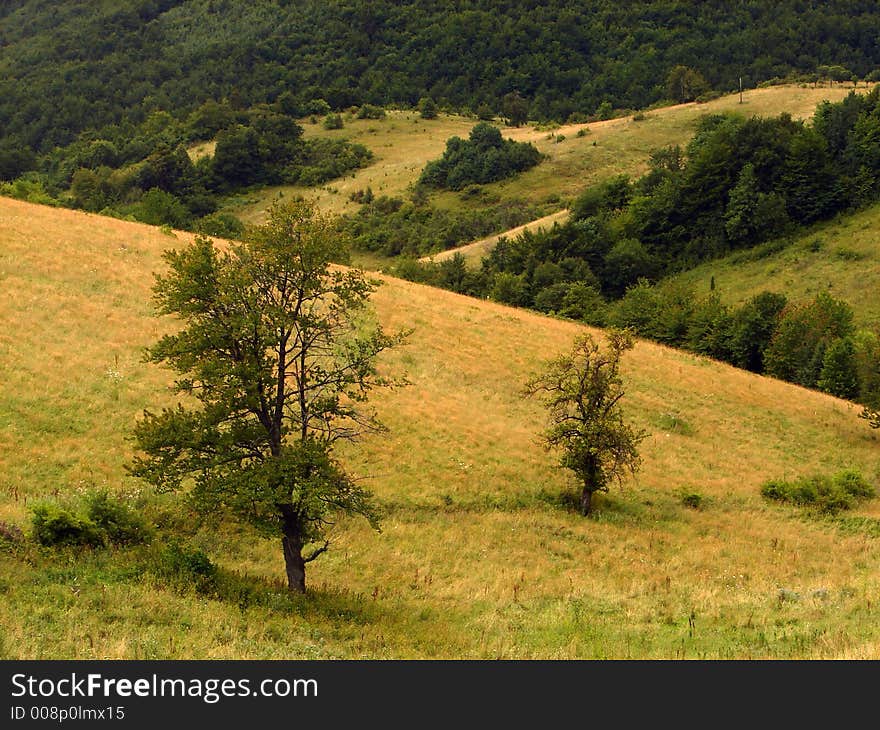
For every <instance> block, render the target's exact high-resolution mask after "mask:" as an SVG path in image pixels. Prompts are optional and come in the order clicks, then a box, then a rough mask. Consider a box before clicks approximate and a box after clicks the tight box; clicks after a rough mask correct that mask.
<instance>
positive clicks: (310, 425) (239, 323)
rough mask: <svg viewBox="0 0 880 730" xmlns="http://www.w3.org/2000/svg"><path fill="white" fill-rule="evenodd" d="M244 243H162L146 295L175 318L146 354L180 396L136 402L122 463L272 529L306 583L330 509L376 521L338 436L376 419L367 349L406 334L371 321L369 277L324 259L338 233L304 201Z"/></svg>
mask: <svg viewBox="0 0 880 730" xmlns="http://www.w3.org/2000/svg"><path fill="white" fill-rule="evenodd" d="M246 241H247V242H246V243H244V244H234V245H231V246H230V247H229V249H228V250H223V251H221V250H218V249H217V248H216V247H215V246H214V244H213V243H212V242H211V241H210V240H208V239H206V238H201V237H200V238H196V240H195V242H194V243H193V244H192V245H190V246H189V247H188V248H186V249H184V250H182V251H169V252H167V253H166V254H165V259H166V261H167V263H168V266H169V271H168V273H167V274H165V275H162V276H158V277H157V281H156V285H155V287H154V292H155V301H156V303H157V305H158V308H159V313H160V314H163V315H174V316H176V317H178V318H179V319H180V320H181V321H182V325H183V326H182V329H180V331H178V332H177V333H175V334H170V335H166V336H165V337H163V338H162V339H161V340H159V342H158V343H157V344H156V345H154V346H153V347H152V348H150V349H149V350H148V360H149V361H151V362H155V363H164V364H166V365H168V366H170V367H171V368H172V369H173V370H175V371H176V372H177V373H178V374H179V376H180V377H179V379H178V380H177V381H176V383H175V386H176V390H177V392H179V393H182V394H184V395H185V396H187V403H186V404H185V405H184V404H178V405H177V406H176V407H174V408H166V409H164V410H163V411H162V412H161V413H159V414H155V413H151V412H150V411H145V412H144V417H143V419H142V420H140V421H139V422H138V424H137V426H136V428H135V432H134V436H135V441H136V444H137V447H138V448H139V450H140V452H141V453H140V454H139V455H138V456H137V457H136V458H135V459H134V461H133V463H132V465H131V466H130V467H129V468H130V471H131V472H132V473H133V474H134V475H135V476H138V477H141V478H144V479H146V480H147V481H149V482H151V483H152V484H153V485H155V487H157V488H158V489H159V490H178V489H181V488H182V487H184V486H189V485H192V486H191V491H190V496H191V498H192V500H193V501H194V503H195V504H196V505H197V506H198V507H199V508H201V509H202V510H204V511H205V512H207V513H210V514H215V515H222V514H225V513H231V514H233V515H236V516H238V517H241V518H244V519H245V520H246V521H249V522H250V523H252V524H253V525H255V526H257V527H258V528H260V529H262V530H263V531H264V532H266V533H267V534H274V535H280V536H281V538H282V547H283V553H284V560H285V566H286V572H287V579H288V584H289V588H290V590H291V591H294V592H300V593H301V592H304V591H305V588H306V583H305V566H306V564H307V563H309V562H310V561H312V560H314V559H315V558H317V557H318V556H319V555H320V554H321V553H323V552H324V551H325V550H326V549H327V547H328V545H329V535H328V531H329V529H330V528H331V526H332V524H333V522H334V519H335V515H338V514H350V515H362V516H364V517H366V518H367V519H368V520H369V521H370V523H371V524H372V525H374V526H377V519H376V513H375V510H374V507H373V503H372V500H371V495H370V493H369V492H368V491H366V490H365V489H364V488H363V487H361V486H360V485H359V484H358V483H357V482H356V481H355V480H354V479H353V478H352V477H351V476H350V475H349V474H348V473H347V472H346V471H345V469H344V468H343V466H342V464H341V463H340V462H339V461H338V460H337V459H336V458H335V456H334V446H335V445H336V444H338V443H339V442H341V441H350V440H353V439H355V438H356V437H357V436H358V435H359V434H361V433H364V432H367V431H378V430H382V428H383V427H382V424H381V423H380V422H379V421H378V420H377V419H376V417H375V415H374V414H373V413H372V412H371V411H369V410H367V408H366V405H365V401H366V399H367V395H368V393H369V391H370V390H371V389H373V388H375V387H379V386H392V385H394V384H395V382H394V381H392V380H391V379H389V378H387V377H384V376H382V375H380V374H379V372H378V371H377V368H376V358H377V356H378V355H379V354H380V353H381V352H383V351H384V350H386V349H388V348H390V347H392V346H394V345H396V344H398V343H399V342H401V341H402V339H403V337H404V335H403V334H397V335H388V334H385V333H384V332H383V331H382V329H381V328H380V327H378V326H376V325H372V324H370V322H369V319H368V317H366V314H367V304H368V299H369V296H370V294H371V293H372V291H373V290H374V285H373V284H371V283H370V282H369V281H367V280H366V278H365V277H364V275H363V274H362V273H361V272H359V271H357V270H342V269H337V268H333V267H332V266H331V262H333V261H338V260H339V259H340V258H341V257H342V256H343V254H344V246H343V242H342V241H341V240H340V235H339V233H338V232H337V231H336V230H335V229H334V227H333V224H332V222H331V220H330V219H329V218H326V217H324V216H322V215H320V214H319V213H317V212H316V210H315V209H314V208H313V207H312V206H311V205H309V204H307V203H303V202H295V203H291V204H288V205H284V206H282V205H276V206H275V207H273V208H272V209H270V212H269V219H268V222H267V223H266V224H265V225H262V226H259V227H257V228H255V229H253V230H252V231H251V232H250V234H249V235H248V237H247V239H246Z"/></svg>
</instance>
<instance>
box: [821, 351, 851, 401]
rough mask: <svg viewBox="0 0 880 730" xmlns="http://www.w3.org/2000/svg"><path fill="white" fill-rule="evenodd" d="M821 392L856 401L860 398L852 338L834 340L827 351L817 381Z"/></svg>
mask: <svg viewBox="0 0 880 730" xmlns="http://www.w3.org/2000/svg"><path fill="white" fill-rule="evenodd" d="M816 386H817V387H818V388H819V390H824V391H825V392H826V393H831V395H836V396H837V397H838V398H846V399H848V400H854V399H856V398H858V396H859V372H858V365H857V362H856V348H855V345H854V344H853V341H852V339H851V338H850V337H839V338H838V339H836V340H833V341H832V342H831V344H830V345H828V348H827V349H826V350H825V355H824V357H823V358H822V369H821V370H820V371H819V378H818V380H817V381H816Z"/></svg>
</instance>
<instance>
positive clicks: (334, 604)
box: [0, 199, 880, 659]
mask: <svg viewBox="0 0 880 730" xmlns="http://www.w3.org/2000/svg"><path fill="white" fill-rule="evenodd" d="M186 238H187V234H183V233H176V234H173V237H172V236H171V235H168V234H166V233H162V232H161V231H160V230H158V229H156V228H151V227H149V226H144V225H139V224H132V223H126V222H121V221H115V220H111V219H107V218H102V217H99V216H94V215H87V214H83V213H78V212H72V211H63V210H55V209H50V208H45V207H39V206H34V205H30V204H26V203H21V202H18V201H11V200H7V199H0V286H2V288H3V291H4V297H3V298H2V302H0V367H2V373H3V382H4V387H3V389H2V391H0V520H2V521H4V522H7V523H12V524H17V525H20V526H22V527H24V528H26V526H27V519H28V505H29V504H32V503H33V501H34V500H36V499H38V498H46V497H50V498H51V497H52V496H53V495H62V496H63V495H69V494H74V493H77V492H78V491H81V490H83V489H86V488H88V487H91V486H99V487H100V486H105V487H107V488H109V489H111V490H114V491H118V492H120V493H124V494H128V495H129V496H130V497H132V498H135V499H136V498H138V495H140V497H141V498H142V499H154V500H155V499H158V498H157V497H150V496H149V495H147V494H145V493H144V489H145V488H144V487H143V486H142V485H139V484H136V483H134V482H132V481H131V480H129V479H128V478H127V477H126V476H125V474H124V471H123V464H124V463H125V461H126V459H127V458H128V456H129V454H130V444H129V442H128V441H127V439H126V435H127V433H128V432H129V431H130V429H131V427H132V424H133V422H134V419H135V418H136V417H137V416H138V415H139V414H140V411H141V410H142V409H143V408H144V407H145V406H148V405H151V406H156V405H157V404H159V403H161V402H165V401H167V399H168V394H167V390H166V385H167V383H168V382H169V378H170V375H169V373H167V372H164V371H161V370H158V369H156V368H154V367H152V366H148V365H146V364H144V363H143V362H142V361H141V358H140V353H141V349H142V348H143V347H144V346H145V345H147V344H149V343H150V342H152V341H153V340H154V339H155V338H156V337H157V335H158V334H159V332H160V331H162V329H163V328H164V327H166V326H168V324H167V323H163V322H159V321H158V320H156V319H155V318H154V317H153V316H152V314H151V307H150V302H149V288H150V285H151V282H152V272H154V271H156V270H158V269H159V268H160V266H161V259H160V254H161V252H162V251H163V250H164V249H166V248H169V247H173V246H180V245H183V244H184V243H185V241H186ZM375 306H376V309H377V312H378V316H379V317H380V319H381V320H382V322H383V323H384V324H385V325H386V326H387V327H389V328H400V327H413V328H414V333H413V335H412V337H411V338H410V341H409V343H408V345H407V346H406V347H404V348H401V349H400V350H398V351H396V352H395V353H393V355H392V356H390V357H389V359H388V361H387V366H388V367H390V368H393V369H395V370H396V371H405V372H406V373H407V375H408V377H409V379H410V381H411V382H412V385H411V386H409V387H407V388H403V389H400V390H398V391H395V392H393V393H391V394H385V395H383V396H382V397H381V399H378V400H377V401H376V406H377V407H378V409H379V412H380V416H381V417H382V418H383V420H384V421H385V422H386V423H387V425H388V426H389V427H390V434H389V435H388V436H387V437H385V438H382V439H370V440H367V441H365V442H364V443H363V444H362V445H361V446H360V447H358V448H357V449H351V450H350V451H348V452H347V453H345V454H344V458H345V460H346V462H347V463H348V465H349V466H350V468H351V469H353V470H354V471H355V472H356V473H359V474H362V475H364V476H369V477H370V481H369V484H370V486H371V488H372V489H373V490H374V491H375V493H376V494H377V496H378V498H379V500H380V503H381V505H382V507H383V510H384V513H385V517H384V521H383V531H382V532H381V533H380V534H376V533H374V532H372V531H371V530H369V528H368V527H367V526H366V525H364V524H361V523H357V522H351V523H347V524H345V525H344V528H345V529H344V530H343V531H342V532H341V533H340V536H339V540H338V543H337V544H336V546H335V549H334V550H333V551H331V552H330V553H328V555H327V556H325V557H323V558H322V559H321V560H320V561H318V562H317V563H315V564H314V566H313V570H312V572H311V574H310V583H311V585H312V587H313V589H314V590H313V593H312V594H311V595H310V596H308V597H306V598H304V599H292V598H290V597H288V596H286V595H285V592H284V591H283V589H282V583H281V577H282V565H281V560H280V553H279V548H278V546H277V545H276V544H275V542H274V541H270V540H262V539H255V538H254V536H253V534H252V533H250V532H249V531H247V530H245V529H242V528H238V527H236V526H234V525H226V526H224V527H223V529H220V530H212V529H202V530H200V531H199V532H198V533H196V534H195V536H194V537H193V538H192V540H193V541H194V543H195V544H197V545H198V546H200V547H201V548H202V549H204V550H205V551H207V552H208V553H209V555H210V556H211V557H212V559H214V560H215V561H216V562H218V563H219V564H220V566H221V567H222V568H223V570H224V571H225V573H226V574H227V575H228V576H230V580H237V581H240V582H242V583H243V584H246V585H247V586H249V591H250V592H249V593H248V594H247V596H245V594H242V597H239V598H230V597H229V596H226V597H225V598H220V599H217V598H210V597H205V596H201V595H198V594H196V593H195V592H192V591H182V592H181V591H175V590H171V589H170V588H168V587H167V586H163V585H161V584H157V583H156V582H155V581H153V580H151V579H150V577H149V575H148V574H145V573H144V572H143V570H141V569H140V568H139V565H140V563H139V562H138V560H137V559H136V557H134V556H132V554H131V553H130V552H127V551H125V550H120V551H97V552H95V553H89V552H86V553H75V552H65V551H63V550H62V551H58V552H56V551H50V550H46V551H42V550H37V549H34V548H28V549H21V550H19V551H16V550H15V549H2V548H0V565H2V571H0V593H2V594H3V599H4V600H3V601H0V654H2V655H3V656H5V657H9V658H91V657H95V658H103V657H106V658H122V657H125V658H221V657H223V658H236V659H244V658H258V657H263V658H307V657H325V658H326V657H360V658H366V657H374V658H388V657H399V658H402V657H413V658H417V657H447V658H464V657H485V658H494V657H497V658H527V657H528V658H575V657H582V658H583V657H621V658H623V657H657V658H659V657H719V658H729V657H737V658H741V657H773V658H784V657H837V658H841V657H848V658H866V657H872V658H876V657H877V656H880V630H878V628H877V626H878V621H877V619H878V618H880V616H878V612H880V608H878V606H877V602H876V600H875V599H874V597H875V595H876V592H877V589H878V587H880V585H878V583H880V579H878V577H877V576H878V574H880V573H878V567H880V542H878V536H880V504H878V503H877V501H874V502H869V503H868V504H867V505H866V506H865V507H863V508H862V509H861V510H860V511H859V513H858V514H855V515H848V516H846V517H838V518H834V519H832V518H828V519H821V520H817V519H807V518H804V517H803V516H802V515H801V514H800V513H798V512H796V511H795V510H793V509H791V508H783V507H778V506H773V505H769V504H767V503H765V502H764V501H763V500H762V499H761V497H760V496H759V492H758V490H759V487H760V485H761V483H762V482H763V481H764V480H766V479H769V478H773V477H783V476H787V477H791V476H794V475H800V474H811V473H815V472H827V471H834V470H837V469H840V468H844V467H853V468H858V469H860V470H862V471H863V473H864V474H865V475H866V476H868V477H869V478H870V479H872V480H876V479H877V477H878V475H880V449H878V439H877V437H876V434H875V433H873V432H871V431H870V430H869V429H868V428H867V427H866V426H865V424H864V422H863V421H861V420H860V419H858V418H857V417H856V414H857V408H856V407H855V406H853V405H852V404H849V403H846V402H844V401H840V400H837V399H834V398H831V397H829V396H826V395H823V394H820V393H815V392H810V391H805V390H802V389H799V388H797V387H794V386H791V385H788V384H784V383H781V382H777V381H773V380H769V379H765V378H761V377H758V376H755V375H751V374H748V373H745V372H741V371H737V370H735V369H733V368H730V367H726V366H723V365H721V364H718V363H714V362H711V361H708V360H705V359H702V358H698V357H695V356H692V355H688V354H685V353H681V352H677V351H673V350H670V349H666V348H663V347H659V346H655V345H652V344H648V343H640V344H639V345H638V346H637V347H636V349H635V350H634V351H633V352H632V353H630V354H629V355H628V356H627V359H626V361H625V369H624V377H625V378H626V382H627V384H628V396H627V399H626V400H627V412H628V413H629V414H630V415H631V417H632V419H633V420H634V422H635V423H636V424H637V425H639V426H642V427H644V428H646V429H648V431H649V432H650V436H649V438H648V439H647V441H646V442H645V443H644V445H643V449H642V453H643V457H644V468H643V470H642V472H641V473H640V474H639V476H638V478H637V479H635V480H633V481H630V482H629V483H628V484H627V485H626V488H625V489H623V490H614V491H612V492H611V493H610V494H608V495H607V496H605V498H604V499H603V498H600V499H599V500H598V504H597V510H596V514H595V516H594V517H593V518H591V519H588V520H584V519H583V518H581V517H579V516H578V515H576V514H575V513H573V512H571V511H569V510H568V509H566V508H565V507H564V506H563V505H562V504H561V503H560V501H559V499H558V496H557V495H558V494H559V493H560V492H561V491H562V490H564V489H565V486H566V484H567V480H566V476H565V474H563V473H562V472H561V471H560V470H558V469H557V468H555V466H554V461H553V457H552V455H549V454H546V453H545V452H544V451H543V450H542V449H541V447H540V446H539V445H538V442H537V440H536V433H537V431H538V430H539V428H540V423H541V422H542V414H541V412H540V408H539V407H538V406H537V404H535V403H531V402H524V401H522V400H521V399H520V398H519V397H518V395H517V393H518V390H519V388H520V385H521V384H522V383H523V381H524V380H525V379H526V378H527V377H528V376H529V375H530V374H532V373H533V372H535V371H536V370H537V369H538V368H539V367H540V363H541V361H542V360H543V359H545V358H547V357H549V356H552V355H553V354H554V353H557V352H560V351H562V350H565V349H567V348H568V347H569V345H570V343H571V342H572V340H573V339H574V337H575V336H577V335H578V334H579V333H581V332H583V331H585V330H584V328H581V327H579V326H576V325H574V324H572V323H569V322H564V321H560V320H555V319H550V318H546V317H541V316H538V315H536V314H533V313H529V312H525V311H521V310H515V309H510V308H506V307H503V306H500V305H496V304H493V303H489V302H483V301H478V300H474V299H468V298H465V297H461V296H457V295H454V294H451V293H449V292H444V291H438V290H434V289H429V288H426V287H421V286H418V285H414V284H410V283H407V282H402V281H397V280H394V279H390V278H386V279H383V285H382V286H381V287H380V289H379V291H378V292H377V293H376V295H375ZM693 492H696V493H699V494H700V495H701V496H702V502H701V506H700V508H699V509H692V508H689V507H687V506H685V505H684V504H683V503H682V495H683V494H685V493H693ZM163 504H165V505H166V508H167V509H169V510H172V512H173V511H180V510H181V509H182V507H177V506H175V503H174V502H173V500H168V499H167V498H166V501H165V502H163ZM167 529H170V528H167V527H166V530H167ZM159 534H160V537H161V536H162V535H164V536H165V537H166V538H167V537H168V533H167V532H165V533H163V532H162V531H161V530H160V533H159ZM248 596H249V597H248Z"/></svg>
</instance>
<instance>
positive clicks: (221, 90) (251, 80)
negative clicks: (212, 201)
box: [0, 0, 880, 166]
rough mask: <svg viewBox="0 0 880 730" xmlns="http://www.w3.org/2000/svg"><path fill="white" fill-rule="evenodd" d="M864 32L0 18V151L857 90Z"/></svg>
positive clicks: (482, 20) (867, 52)
mask: <svg viewBox="0 0 880 730" xmlns="http://www.w3.org/2000/svg"><path fill="white" fill-rule="evenodd" d="M878 21H880V7H878V5H877V4H876V3H874V2H868V1H867V0H833V1H831V2H821V3H819V2H814V1H812V0H782V1H778V2H777V1H775V0H774V1H773V2H771V1H770V0H744V1H743V2H737V3H731V2H727V1H726V0H724V1H722V0H711V1H709V2H699V3H696V2H680V1H667V2H640V1H634V2H626V3H619V2H616V1H614V0H592V1H591V2H572V1H571V0H542V2H537V1H533V0H521V1H520V2H497V1H495V0H493V1H492V2H489V1H488V0H459V1H458V2H455V3H428V2H414V1H412V0H410V1H408V2H388V1H386V0H371V1H370V2H365V1H364V0H340V1H336V2H327V1H326V0H321V1H317V0H299V1H297V0H248V1H247V2H245V0H68V1H66V2H54V1H52V0H7V1H6V2H4V3H2V4H0V130H2V131H0V135H2V138H0V142H3V143H5V145H6V146H7V148H8V147H9V146H10V143H11V144H12V145H14V147H15V148H16V149H17V150H19V151H20V153H21V154H22V155H24V158H23V159H22V160H21V163H22V164H24V165H25V166H27V163H28V162H29V160H28V159H27V155H28V154H29V152H28V151H29V150H32V151H33V152H36V153H40V152H47V151H49V150H51V149H53V148H54V147H56V146H66V145H68V144H70V143H71V142H73V141H74V140H76V139H77V137H78V136H79V135H80V134H81V133H82V132H84V131H88V130H92V131H96V132H97V133H98V136H99V137H101V138H112V137H113V136H114V135H113V130H112V129H110V130H109V131H108V129H107V128H108V127H114V126H116V127H118V126H119V125H123V126H125V125H140V124H142V123H143V122H144V121H145V120H146V119H147V118H148V117H149V115H150V114H151V113H154V112H156V111H158V110H162V111H167V112H169V113H171V114H172V115H174V116H175V117H176V118H178V119H183V118H184V117H185V116H186V115H187V114H189V113H190V112H192V111H193V110H195V109H197V108H198V107H199V106H201V105H202V104H203V103H204V102H205V101H208V100H215V101H221V100H227V101H228V102H229V103H230V105H231V106H232V107H233V109H239V110H241V109H249V108H252V107H255V106H257V105H259V104H262V103H269V104H275V103H278V104H279V105H280V107H281V108H283V109H284V111H285V112H286V113H290V114H292V115H293V114H306V113H311V111H312V109H314V108H315V107H314V104H315V103H316V102H318V101H319V100H323V101H325V102H326V103H327V104H329V106H330V107H332V108H334V109H342V108H346V107H348V106H351V105H356V104H358V105H359V104H364V103H370V104H376V105H382V106H388V105H394V104H398V105H406V106H414V105H416V104H417V103H418V101H419V99H420V98H422V97H424V96H426V95H430V96H431V97H432V98H433V99H434V100H435V101H436V102H437V103H438V104H439V105H440V107H441V108H444V107H445V108H449V109H456V110H460V111H462V110H464V109H470V110H473V111H476V110H477V109H479V108H480V107H483V108H489V109H492V110H494V111H496V112H501V111H502V106H503V99H504V97H505V95H508V94H511V93H514V92H516V93H518V94H520V95H521V96H522V98H524V99H525V100H526V101H527V102H528V104H529V116H530V117H531V118H533V119H538V120H541V119H550V118H552V119H557V120H562V119H565V118H568V117H569V116H571V115H573V114H574V115H578V114H594V113H595V112H596V110H597V109H598V108H599V106H600V105H601V104H603V103H606V104H611V105H613V106H614V107H617V108H644V107H646V106H648V105H650V104H652V103H655V102H658V101H660V100H663V99H664V98H667V97H668V96H669V90H668V89H667V88H666V85H665V82H666V79H667V76H668V74H669V72H670V70H671V69H673V68H675V67H676V66H679V65H682V66H685V67H688V68H693V69H695V70H696V71H697V72H698V73H699V74H700V75H701V76H702V77H704V78H705V80H706V81H707V82H708V84H709V85H710V86H711V87H712V88H714V89H716V90H720V91H725V90H732V89H734V88H736V87H737V86H738V83H739V78H740V77H743V79H744V82H745V83H746V85H748V86H754V85H756V84H758V83H760V82H762V81H766V80H769V79H772V78H776V77H784V76H787V75H790V74H793V73H794V74H798V73H799V74H810V73H814V72H815V71H816V70H817V68H819V67H820V66H823V65H825V66H827V65H830V64H834V65H838V66H841V67H843V68H845V69H846V70H847V71H849V72H851V73H852V74H854V75H856V76H857V77H859V78H865V77H866V76H868V75H869V74H871V72H872V71H874V70H875V69H877V68H878V67H880V44H878V43H877V28H878Z"/></svg>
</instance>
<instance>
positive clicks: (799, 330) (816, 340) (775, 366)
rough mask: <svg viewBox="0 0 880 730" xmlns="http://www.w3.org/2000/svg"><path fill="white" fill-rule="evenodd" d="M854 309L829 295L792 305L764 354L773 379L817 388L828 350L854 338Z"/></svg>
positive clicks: (766, 368)
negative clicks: (838, 343)
mask: <svg viewBox="0 0 880 730" xmlns="http://www.w3.org/2000/svg"><path fill="white" fill-rule="evenodd" d="M852 320H853V313H852V309H851V308H850V307H849V305H847V304H846V303H844V302H841V301H839V300H837V299H834V298H833V297H832V296H830V295H829V294H826V293H824V292H823V293H820V294H818V295H816V297H815V298H814V299H813V300H812V301H810V302H806V303H804V304H797V305H789V306H788V307H787V308H786V309H785V311H783V313H782V315H781V319H780V321H779V325H778V326H777V328H776V331H775V333H774V334H773V339H772V340H771V341H770V344H769V345H768V346H767V350H766V351H765V353H764V366H765V370H766V372H767V373H768V374H769V375H772V376H774V377H777V378H781V379H783V380H788V381H789V382H792V383H797V384H798V385H803V386H806V387H808V388H815V387H816V385H817V381H818V380H819V376H820V373H821V370H822V367H823V363H824V358H825V353H826V351H827V349H828V347H829V346H830V345H831V344H832V343H833V342H834V341H835V340H838V339H840V338H846V337H849V336H851V335H852V334H853V323H852Z"/></svg>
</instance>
